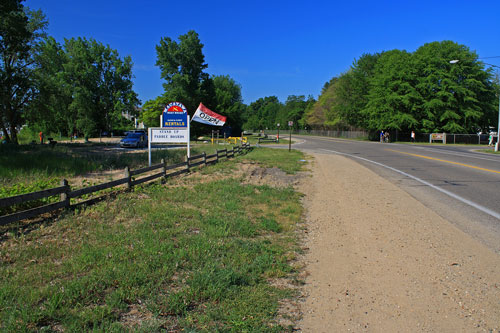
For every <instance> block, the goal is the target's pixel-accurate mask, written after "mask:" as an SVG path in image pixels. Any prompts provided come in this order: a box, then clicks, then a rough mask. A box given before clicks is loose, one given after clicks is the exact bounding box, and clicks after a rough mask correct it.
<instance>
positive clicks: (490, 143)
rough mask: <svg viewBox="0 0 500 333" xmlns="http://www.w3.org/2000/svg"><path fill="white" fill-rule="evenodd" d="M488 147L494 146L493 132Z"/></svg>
mask: <svg viewBox="0 0 500 333" xmlns="http://www.w3.org/2000/svg"><path fill="white" fill-rule="evenodd" d="M488 140H489V141H488V147H491V146H493V133H491V132H490V137H489V139H488Z"/></svg>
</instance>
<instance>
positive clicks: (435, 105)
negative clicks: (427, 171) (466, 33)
mask: <svg viewBox="0 0 500 333" xmlns="http://www.w3.org/2000/svg"><path fill="white" fill-rule="evenodd" d="M452 60H458V61H453V62H450V61H452ZM498 91H499V88H498V82H497V83H495V80H494V78H493V75H492V72H491V70H489V69H485V64H483V63H482V62H481V61H478V56H477V54H476V53H475V52H472V51H470V50H469V48H468V47H466V46H464V45H460V44H457V43H454V42H452V41H443V42H433V43H428V44H425V45H423V46H421V47H420V48H418V49H417V50H416V51H415V52H413V53H409V52H406V51H401V50H391V51H386V52H382V53H379V54H373V55H371V54H365V55H363V56H362V57H360V59H358V60H357V61H355V62H354V63H353V65H352V66H351V68H350V69H349V70H348V71H347V72H345V73H343V74H341V75H340V76H339V77H336V78H333V79H332V80H331V81H330V82H328V83H327V84H325V87H324V88H323V91H322V93H321V95H320V96H319V98H318V102H317V103H316V104H315V105H314V106H313V107H312V108H311V109H310V110H309V112H308V113H307V114H306V122H307V123H308V124H309V125H310V126H311V127H317V128H318V127H337V128H346V127H357V128H365V129H368V130H372V131H378V130H399V131H406V132H410V131H412V130H415V131H419V132H448V133H475V132H478V131H481V130H484V131H487V130H488V129H489V127H490V126H492V125H494V124H495V117H496V112H497V111H496V110H498V104H497V103H498V99H497V97H496V96H497V93H498Z"/></svg>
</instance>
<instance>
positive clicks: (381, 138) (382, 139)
mask: <svg viewBox="0 0 500 333" xmlns="http://www.w3.org/2000/svg"><path fill="white" fill-rule="evenodd" d="M380 142H384V131H380Z"/></svg>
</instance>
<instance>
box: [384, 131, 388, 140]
mask: <svg viewBox="0 0 500 333" xmlns="http://www.w3.org/2000/svg"><path fill="white" fill-rule="evenodd" d="M384 141H385V142H389V131H385V134H384Z"/></svg>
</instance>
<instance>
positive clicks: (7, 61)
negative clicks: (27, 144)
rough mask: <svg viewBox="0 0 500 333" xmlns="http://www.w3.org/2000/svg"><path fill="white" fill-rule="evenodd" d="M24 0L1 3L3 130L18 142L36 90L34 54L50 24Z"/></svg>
mask: <svg viewBox="0 0 500 333" xmlns="http://www.w3.org/2000/svg"><path fill="white" fill-rule="evenodd" d="M21 2H22V1H21V0H3V1H1V2H0V37H1V38H0V129H1V130H2V131H3V132H4V135H5V137H6V140H7V141H9V142H14V143H17V127H19V126H20V125H22V124H23V113H24V111H25V109H26V105H27V104H28V103H29V101H30V100H31V99H32V97H33V95H34V94H35V93H36V92H35V89H34V87H33V80H32V71H33V63H34V60H33V54H34V47H35V45H36V43H37V42H38V41H39V40H40V38H41V37H43V35H44V32H43V31H44V29H45V27H46V25H47V22H46V20H45V17H44V15H43V14H42V12H41V11H30V10H29V9H26V8H24V6H23V5H22V3H21Z"/></svg>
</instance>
